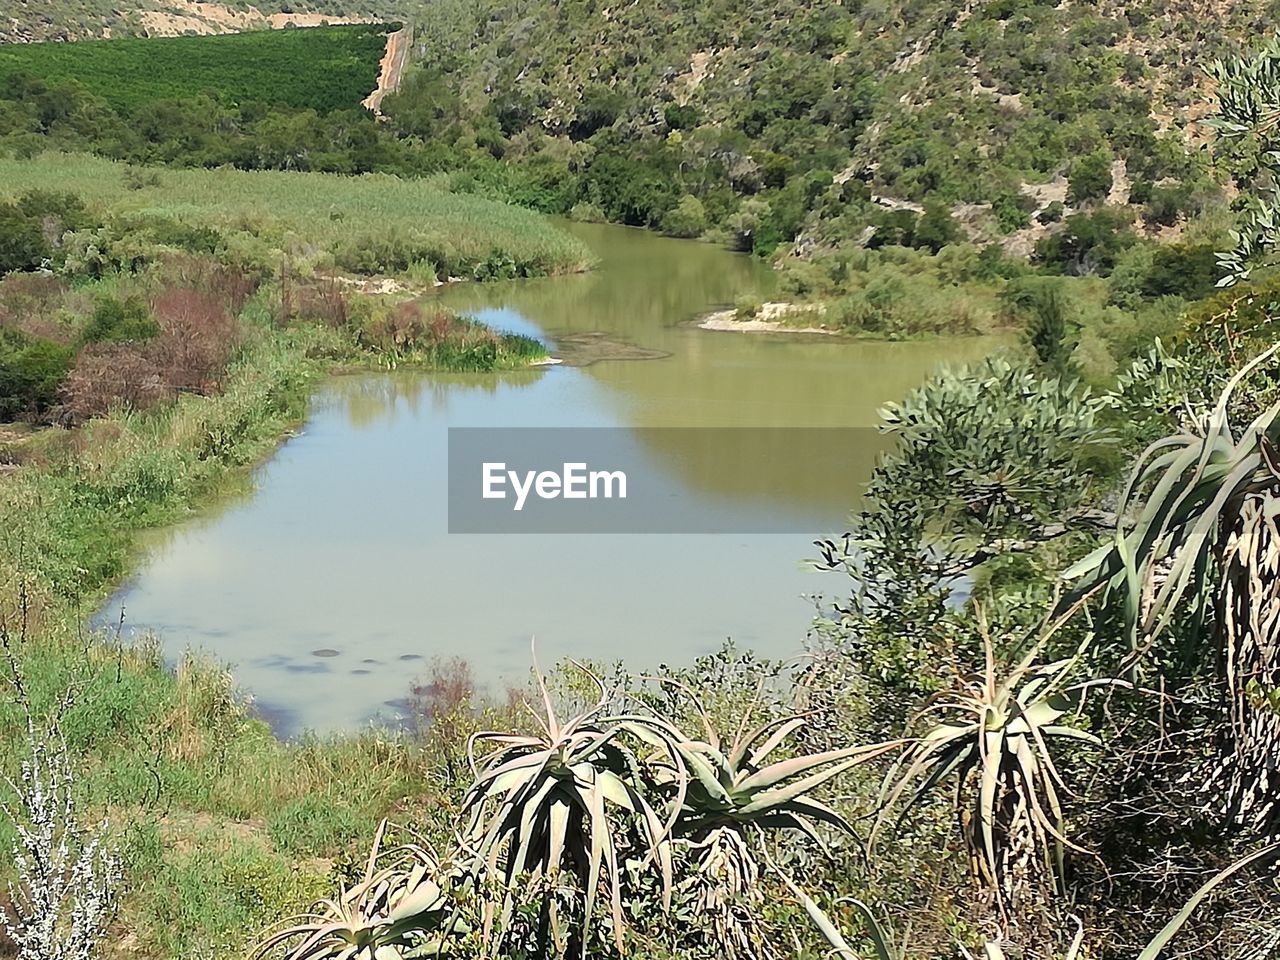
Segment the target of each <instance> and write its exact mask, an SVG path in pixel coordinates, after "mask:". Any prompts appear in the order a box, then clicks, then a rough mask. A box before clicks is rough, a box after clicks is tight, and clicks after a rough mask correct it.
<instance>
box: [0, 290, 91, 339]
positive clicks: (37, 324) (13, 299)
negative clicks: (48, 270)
mask: <svg viewBox="0 0 1280 960" xmlns="http://www.w3.org/2000/svg"><path fill="white" fill-rule="evenodd" d="M67 291H68V286H67V284H66V283H65V282H64V281H63V280H61V279H60V278H58V277H55V276H52V275H51V274H42V273H11V274H9V275H8V276H7V277H5V278H4V279H3V280H0V327H8V328H9V329H11V330H21V331H22V332H23V333H26V334H30V335H31V336H34V337H39V338H40V339H42V340H53V341H55V342H57V343H64V344H65V343H70V342H71V340H72V338H73V336H74V334H73V332H72V330H71V328H70V327H69V326H68V325H67V324H64V323H61V322H59V315H60V313H61V312H62V308H63V303H64V298H65V297H66V295H67Z"/></svg>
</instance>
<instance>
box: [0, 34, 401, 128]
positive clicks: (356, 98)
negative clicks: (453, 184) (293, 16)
mask: <svg viewBox="0 0 1280 960" xmlns="http://www.w3.org/2000/svg"><path fill="white" fill-rule="evenodd" d="M386 32H387V28H386V27H385V26H377V25H375V26H366V25H357V26H339V27H316V28H310V29H301V30H278V31H274V30H273V31H252V32H249V33H238V34H229V35H226V36H212V37H162V38H152V39H146V40H143V39H135V38H124V39H119V40H103V41H96V42H92V43H77V44H75V45H74V46H73V45H68V44H65V43H28V44H10V45H6V46H5V47H3V48H2V49H0V78H3V80H4V82H7V83H8V84H9V85H10V86H13V85H15V84H24V85H27V86H30V84H31V81H32V79H34V80H36V81H38V82H40V83H43V84H47V85H49V86H59V85H64V84H67V83H68V82H75V83H77V84H79V85H81V86H82V87H83V88H84V89H85V90H87V91H89V92H91V93H93V94H94V95H96V96H99V97H101V98H103V99H104V100H106V101H107V102H108V103H110V104H111V105H112V106H114V107H117V108H120V109H122V110H127V111H133V110H136V109H138V108H140V107H144V106H147V105H150V104H155V103H157V102H160V101H165V100H181V99H185V98H189V97H195V96H197V95H203V94H207V93H209V92H213V93H215V94H216V95H217V96H218V98H219V99H222V100H224V101H226V102H228V103H233V104H234V103H250V102H255V103H271V104H281V105H287V106H290V107H296V108H309V109H313V110H317V111H320V112H326V111H331V110H343V109H352V108H355V107H357V106H358V105H359V103H360V101H361V100H363V99H364V98H365V97H366V96H368V94H369V93H370V92H371V91H372V90H373V89H374V88H375V87H376V86H377V85H378V69H379V67H378V64H379V61H380V60H381V59H382V54H383V49H384V47H385V45H386Z"/></svg>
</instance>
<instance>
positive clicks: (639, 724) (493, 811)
mask: <svg viewBox="0 0 1280 960" xmlns="http://www.w3.org/2000/svg"><path fill="white" fill-rule="evenodd" d="M534 665H535V675H536V682H537V684H538V687H539V690H540V692H541V694H542V700H543V707H544V714H545V715H544V716H542V717H539V718H538V722H539V725H540V727H541V730H540V731H539V733H537V734H535V735H532V736H522V735H515V734H509V733H499V732H483V733H478V734H475V735H474V736H473V737H472V738H471V740H470V742H469V744H468V755H469V756H470V759H471V765H472V770H473V772H474V774H475V782H474V783H473V785H472V786H471V788H470V789H469V790H468V792H467V794H466V797H465V798H464V800H463V815H464V817H465V818H466V819H467V825H466V827H465V830H464V831H463V842H464V845H465V846H466V847H467V848H468V849H469V850H470V852H471V853H472V854H473V856H474V857H475V861H476V864H477V866H478V867H479V868H480V869H481V870H482V871H483V872H484V873H486V874H488V875H490V876H496V877H498V878H499V880H500V882H501V883H502V885H503V887H504V890H505V893H504V895H503V896H502V898H501V907H500V910H498V911H496V918H495V910H494V909H493V908H492V906H490V907H487V908H486V913H485V935H486V938H488V937H490V936H491V935H492V934H493V933H494V932H495V919H496V932H497V935H498V937H499V938H501V937H502V936H503V935H505V933H506V931H507V929H508V927H509V924H510V919H511V915H512V910H513V908H514V904H515V902H516V897H515V891H516V890H517V887H518V885H519V884H522V883H523V884H524V889H535V888H537V887H539V886H541V885H543V884H545V883H547V882H549V881H551V880H553V879H554V877H555V876H556V875H557V874H558V873H559V872H560V871H562V870H565V869H567V870H568V871H569V872H570V873H571V874H573V875H574V876H575V877H576V878H577V879H578V881H579V882H580V884H581V887H582V889H583V891H584V896H585V904H584V909H583V925H582V934H581V942H582V949H583V951H584V952H585V950H586V945H587V932H588V929H589V926H590V922H591V916H592V910H593V908H594V905H595V901H596V895H597V890H598V888H599V886H600V883H601V882H602V881H603V882H604V883H605V885H606V887H607V890H608V896H609V901H610V910H611V913H612V919H613V937H614V941H615V943H616V945H617V947H618V950H619V952H622V949H623V946H622V932H623V926H624V924H623V913H622V897H621V882H622V877H621V865H622V864H621V862H622V860H623V853H624V851H623V846H622V840H621V837H620V836H619V834H618V831H617V830H615V826H614V819H613V817H614V816H615V815H616V814H617V813H619V812H620V813H621V814H622V815H623V816H624V817H626V818H627V819H628V820H630V821H633V822H634V823H635V825H636V827H637V832H638V835H639V836H640V838H641V839H642V842H643V844H644V847H645V849H644V851H643V856H642V857H641V858H640V859H641V861H642V863H643V864H645V865H656V866H657V868H658V870H659V871H660V873H661V878H662V881H661V882H662V891H663V906H664V907H669V906H670V902H671V884H672V861H671V845H670V832H671V826H672V823H673V821H674V814H675V811H676V810H678V809H679V805H680V800H681V798H682V796H683V792H684V791H683V788H682V786H681V783H682V767H681V765H680V763H679V762H678V759H677V755H676V753H675V749H674V745H673V744H672V742H671V737H670V735H669V734H668V732H667V729H666V728H665V727H664V726H663V725H661V724H658V723H655V722H650V721H647V720H646V719H645V718H643V717H623V718H609V717H606V716H604V707H605V704H606V702H607V697H606V694H605V689H604V685H603V684H602V683H601V682H600V679H599V678H598V677H596V676H595V674H593V673H591V671H589V670H587V669H586V667H583V666H582V665H581V664H576V665H577V666H578V668H579V669H581V670H582V671H583V672H584V673H585V674H586V675H587V677H588V678H590V680H591V681H592V682H593V683H594V684H595V686H596V687H597V690H598V692H599V700H598V702H597V703H596V704H595V706H593V707H592V708H591V709H589V710H586V711H585V712H583V713H580V714H578V715H577V716H574V717H572V718H571V719H569V720H567V721H564V722H561V721H560V720H559V719H558V718H557V716H556V713H555V710H554V708H553V707H552V704H551V697H550V694H549V692H548V690H547V685H546V680H545V678H544V677H543V676H542V674H541V671H539V670H538V669H537V661H536V658H535V661H534ZM481 743H489V744H492V745H493V746H494V749H493V750H492V751H491V752H490V753H488V754H487V755H485V756H484V757H482V758H480V759H477V758H476V756H475V748H476V746H477V745H478V744H481ZM633 744H637V746H633ZM655 746H656V747H657V757H656V758H655V757H654V756H651V755H650V754H649V753H648V752H647V748H652V747H655ZM659 767H660V768H661V772H662V776H663V778H664V780H666V781H668V782H674V783H675V784H676V785H677V789H676V793H675V796H674V798H673V799H672V801H671V802H670V810H669V811H665V812H664V814H662V815H660V814H659V812H658V810H657V809H655V807H654V805H653V804H652V803H651V802H650V799H649V798H648V797H647V796H646V792H647V791H646V789H645V788H646V782H647V781H649V780H650V778H652V777H654V776H657V774H658V770H659ZM544 905H545V906H546V907H547V909H548V910H552V909H553V907H554V904H553V902H552V900H551V898H549V897H547V898H544ZM549 919H550V921H551V922H552V923H555V919H556V918H555V917H554V916H551V917H550V918H549Z"/></svg>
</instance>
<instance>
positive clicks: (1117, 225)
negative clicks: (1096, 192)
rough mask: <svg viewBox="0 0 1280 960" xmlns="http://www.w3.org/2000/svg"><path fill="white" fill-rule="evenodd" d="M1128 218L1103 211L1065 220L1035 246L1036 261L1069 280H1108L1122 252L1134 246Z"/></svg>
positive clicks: (1108, 210) (1115, 211) (1116, 212)
mask: <svg viewBox="0 0 1280 960" xmlns="http://www.w3.org/2000/svg"><path fill="white" fill-rule="evenodd" d="M1130 220H1131V217H1130V216H1129V214H1128V213H1127V212H1126V211H1124V210H1118V209H1111V208H1103V209H1101V210H1097V211H1095V212H1094V213H1077V214H1072V215H1071V216H1069V217H1067V218H1066V219H1065V220H1064V221H1063V224H1062V227H1061V229H1059V230H1057V231H1055V232H1054V233H1051V234H1049V236H1047V237H1045V238H1044V239H1042V240H1041V241H1040V242H1039V243H1037V244H1036V257H1037V258H1038V259H1039V260H1040V261H1041V262H1043V263H1044V264H1045V265H1046V266H1047V267H1049V268H1051V269H1054V270H1056V271H1059V272H1062V273H1066V274H1070V275H1072V276H1092V275H1094V274H1097V275H1100V276H1104V277H1105V276H1107V275H1108V274H1109V273H1111V270H1112V269H1113V268H1114V267H1115V265H1116V261H1117V259H1118V258H1119V256H1120V254H1121V252H1123V251H1124V250H1125V249H1127V248H1128V247H1129V246H1131V245H1132V244H1133V242H1134V237H1133V234H1132V233H1131V232H1130V231H1129V223H1130Z"/></svg>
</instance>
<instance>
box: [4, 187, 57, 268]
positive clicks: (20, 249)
mask: <svg viewBox="0 0 1280 960" xmlns="http://www.w3.org/2000/svg"><path fill="white" fill-rule="evenodd" d="M52 256H53V250H52V249H51V248H50V246H49V243H48V241H47V240H46V239H45V236H44V232H43V231H42V230H41V229H40V221H39V220H37V219H36V218H35V217H30V216H27V214H25V213H23V212H22V210H21V209H20V208H19V207H17V206H16V205H14V204H12V203H6V204H0V274H5V273H12V272H13V271H15V270H36V269H39V268H40V267H41V266H43V265H44V263H45V262H46V261H47V260H49V259H50V258H51V257H52Z"/></svg>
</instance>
